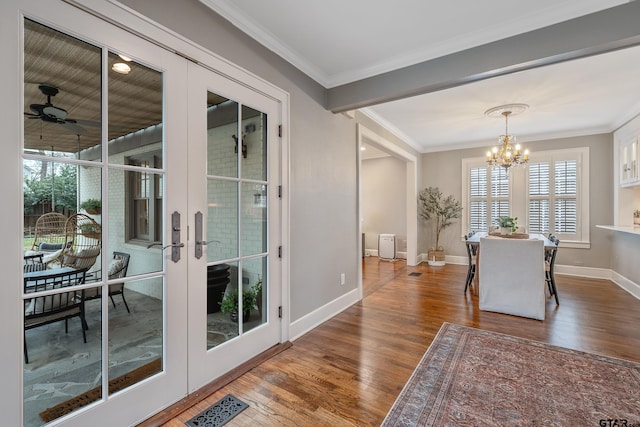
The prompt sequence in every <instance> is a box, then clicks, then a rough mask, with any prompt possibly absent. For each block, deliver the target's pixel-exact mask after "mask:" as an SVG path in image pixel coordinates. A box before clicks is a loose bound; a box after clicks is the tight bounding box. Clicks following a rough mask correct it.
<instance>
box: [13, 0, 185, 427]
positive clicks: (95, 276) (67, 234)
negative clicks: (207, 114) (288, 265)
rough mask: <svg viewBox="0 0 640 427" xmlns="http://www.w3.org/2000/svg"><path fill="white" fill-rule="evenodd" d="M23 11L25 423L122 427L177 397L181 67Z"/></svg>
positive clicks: (180, 373) (172, 59)
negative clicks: (69, 274) (67, 276)
mask: <svg viewBox="0 0 640 427" xmlns="http://www.w3.org/2000/svg"><path fill="white" fill-rule="evenodd" d="M21 8H22V10H23V11H24V13H25V18H24V19H23V20H22V28H23V34H24V35H23V39H22V40H23V51H24V63H23V68H24V98H23V102H22V103H20V104H18V105H22V106H23V107H24V110H23V113H22V112H21V114H24V116H23V117H24V124H23V130H24V138H23V153H22V157H23V171H24V180H23V199H24V208H23V217H24V222H25V223H24V226H25V238H24V242H22V243H24V248H22V249H23V250H24V254H25V261H24V262H25V265H24V273H23V277H24V281H23V283H21V284H20V289H21V290H22V293H21V295H22V297H21V301H20V304H21V306H24V319H23V320H24V322H23V325H24V331H23V335H24V356H25V357H24V359H25V361H24V364H23V378H22V385H23V396H24V397H23V425H25V426H40V425H43V424H45V423H48V422H52V421H55V422H59V423H60V424H59V425H69V426H76V425H77V426H80V425H99V424H100V423H99V422H98V421H97V420H103V421H104V420H108V424H109V425H119V426H120V425H122V426H124V425H132V424H135V423H136V422H138V421H140V420H142V419H145V418H146V417H148V416H150V415H152V414H153V413H155V412H156V411H157V410H158V408H161V407H164V406H167V405H169V404H171V403H173V402H175V401H177V400H179V399H180V398H181V397H183V396H184V395H186V394H187V368H186V367H187V336H186V333H185V331H186V330H187V315H186V313H187V312H188V307H187V303H188V301H187V287H186V284H185V281H184V280H183V279H184V278H185V277H187V262H186V257H187V250H186V247H180V246H181V245H182V244H184V243H185V242H186V240H187V231H186V230H187V209H186V208H187V194H186V191H185V188H187V177H186V174H185V173H184V172H185V171H186V170H187V153H186V152H185V150H184V149H183V147H184V146H183V143H184V141H185V140H186V136H187V128H186V123H187V102H186V101H187V86H186V83H185V82H186V78H187V61H186V60H185V59H183V58H181V57H179V56H177V55H175V54H173V53H170V52H168V51H166V50H164V49H161V48H159V47H158V46H155V45H153V44H151V43H149V42H147V41H145V40H142V39H141V38H139V37H136V36H134V35H132V34H130V33H128V32H126V31H123V30H121V29H119V28H116V27H114V26H112V25H110V24H108V23H106V22H105V21H102V20H99V19H97V18H94V17H93V16H91V15H88V14H86V13H82V12H80V11H79V10H78V9H75V8H73V7H70V6H68V5H66V4H64V3H59V2H46V3H42V2H38V1H34V2H30V1H23V2H21ZM15 16H16V18H17V14H16V15H15ZM167 100H171V102H168V101H167ZM96 208H99V209H96ZM49 214H55V215H49ZM52 216H55V217H58V218H63V219H64V220H61V221H58V224H57V225H56V226H55V227H54V226H50V225H46V226H45V221H44V220H42V219H43V218H45V217H46V218H50V217H52ZM41 220H42V221H41ZM31 252H33V253H31ZM27 255H35V258H27ZM27 259H28V260H29V265H27ZM33 259H35V260H36V261H35V264H33ZM34 265H35V266H34ZM32 270H37V271H32ZM69 270H72V271H73V272H74V274H77V273H75V272H82V278H81V279H77V278H75V277H77V276H74V279H73V280H58V279H55V278H56V277H59V276H57V275H58V274H64V272H65V271H69ZM33 274H36V275H38V274H39V275H41V276H42V275H44V276H46V277H49V279H43V280H40V281H39V280H38V279H36V278H35V277H34V276H33ZM47 280H48V281H47ZM38 283H42V284H43V285H42V286H37V284H38ZM67 285H69V286H73V287H72V288H69V286H67ZM62 286H65V287H64V288H63V287H62ZM69 289H73V291H71V292H70V291H69ZM63 301H64V304H65V305H64V306H63ZM16 303H18V302H17V301H16ZM169 319H170V320H171V321H169ZM133 402H135V403H133ZM56 425H58V424H56ZM100 425H106V424H100Z"/></svg>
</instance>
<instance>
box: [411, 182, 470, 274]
mask: <svg viewBox="0 0 640 427" xmlns="http://www.w3.org/2000/svg"><path fill="white" fill-rule="evenodd" d="M418 201H419V206H418V209H419V213H420V216H421V217H422V219H423V220H425V221H428V222H432V223H433V228H434V234H435V236H436V244H435V246H434V247H432V248H429V252H428V254H427V262H428V263H429V265H431V266H442V265H444V264H445V260H444V248H443V247H442V246H440V233H441V232H442V230H444V229H445V228H447V227H448V226H450V225H451V224H453V220H454V219H457V218H460V215H461V213H462V205H461V204H460V202H458V201H457V200H456V199H455V198H454V197H453V196H447V197H444V195H443V194H442V192H441V191H440V189H438V188H437V187H428V188H425V189H424V190H422V191H420V195H419V197H418Z"/></svg>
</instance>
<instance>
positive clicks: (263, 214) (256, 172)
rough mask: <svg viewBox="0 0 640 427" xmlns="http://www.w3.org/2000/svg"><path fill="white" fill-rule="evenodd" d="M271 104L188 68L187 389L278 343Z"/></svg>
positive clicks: (274, 110)
mask: <svg viewBox="0 0 640 427" xmlns="http://www.w3.org/2000/svg"><path fill="white" fill-rule="evenodd" d="M279 112H280V109H279V104H278V102H276V101H275V100H273V99H271V98H269V97H267V96H265V95H262V94H260V93H258V92H256V91H254V90H252V89H250V88H248V87H246V86H243V85H241V84H238V83H237V82H236V81H232V80H231V79H228V78H226V77H224V76H221V75H219V74H217V73H214V72H212V71H210V70H208V69H206V68H204V67H201V66H198V65H196V64H189V142H188V144H187V145H186V146H187V147H188V151H189V178H188V180H189V183H188V184H189V185H188V188H189V218H190V219H189V221H190V223H192V227H191V228H192V229H193V236H194V237H193V239H192V240H190V242H189V255H188V258H189V285H188V288H189V289H188V294H189V389H190V390H195V389H197V388H199V387H201V386H202V385H204V384H206V383H207V382H209V381H211V380H212V379H214V378H216V377H219V376H220V375H222V374H224V373H226V372H228V371H229V370H231V369H232V368H234V367H236V366H238V365H239V364H241V363H242V362H244V361H246V360H248V359H250V358H251V357H253V356H255V355H257V354H259V353H260V352H262V351H264V350H266V349H268V348H269V347H271V346H273V345H275V344H277V343H278V342H280V329H281V323H280V318H279V306H280V295H281V284H280V280H281V271H280V262H279V258H278V250H279V249H278V248H279V241H280V240H279V238H280V217H281V215H280V210H281V206H280V205H281V203H280V199H279V197H278V188H279V183H280V160H279V159H280V140H279V136H278V126H279V124H280V123H281V121H280V115H279V114H280V113H279Z"/></svg>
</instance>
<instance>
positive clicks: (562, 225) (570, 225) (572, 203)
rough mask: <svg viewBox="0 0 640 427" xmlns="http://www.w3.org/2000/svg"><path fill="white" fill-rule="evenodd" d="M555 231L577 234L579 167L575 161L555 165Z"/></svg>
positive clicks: (560, 162)
mask: <svg viewBox="0 0 640 427" xmlns="http://www.w3.org/2000/svg"><path fill="white" fill-rule="evenodd" d="M554 195H555V200H554V217H555V218H554V219H555V221H554V223H555V224H554V225H555V227H554V229H555V232H556V233H565V234H566V233H572V234H573V233H576V231H577V229H578V201H577V197H578V165H577V162H576V161H575V160H561V161H556V162H555V165H554Z"/></svg>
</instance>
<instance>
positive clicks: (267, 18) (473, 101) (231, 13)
mask: <svg viewBox="0 0 640 427" xmlns="http://www.w3.org/2000/svg"><path fill="white" fill-rule="evenodd" d="M200 1H202V2H203V3H204V4H206V5H208V6H209V7H211V8H212V9H214V10H215V11H216V12H217V13H219V14H221V15H222V16H224V17H225V18H226V19H228V20H229V21H230V22H232V23H233V24H234V25H236V26H237V27H238V28H240V29H241V30H243V31H244V32H246V33H247V34H248V35H250V36H252V37H253V38H254V39H256V40H257V41H258V42H260V43H262V44H263V45H265V46H266V47H268V48H269V49H271V50H272V51H274V52H276V53H278V54H279V55H280V56H282V57H283V58H284V59H286V60H287V61H289V62H290V63H292V64H293V65H295V66H296V67H297V68H299V69H300V70H302V71H304V72H305V73H306V74H308V75H309V76H310V77H312V78H314V79H315V80H316V81H317V82H318V83H320V84H322V85H323V86H324V87H326V88H331V87H335V86H338V85H341V84H345V83H350V82H353V81H357V80H359V79H363V78H366V77H370V76H373V75H377V74H380V73H383V72H388V71H392V70H395V69H398V68H401V67H406V66H409V65H412V64H416V63H419V62H423V61H426V60H429V59H433V58H436V57H440V56H444V55H447V54H450V53H454V52H458V51H461V50H463V49H468V48H472V47H476V46H479V45H482V44H485V43H489V42H492V41H496V40H500V39H503V38H506V37H510V36H514V35H517V34H521V33H525V32H527V31H532V30H535V29H538V28H542V27H545V26H548V25H551V24H554V23H558V22H563V21H566V20H568V19H571V18H575V17H579V16H583V15H586V14H589V13H593V12H597V11H600V10H603V9H606V8H609V7H613V6H617V5H620V4H623V3H627V2H628V1H622V0H564V1H558V0H537V1H535V2H534V1H530V0H527V1H525V0H512V1H510V2H505V1H499V0H484V1H482V2H480V1H477V0H452V1H448V2H438V3H437V4H434V2H427V1H424V0H422V1H421V0H396V1H394V2H389V1H375V2H372V1H371V0H349V1H342V0H323V1H317V2H302V1H291V0H269V1H268V2H266V1H263V0H200ZM372 5H373V6H372ZM461 11H463V12H461ZM639 68H640V47H634V48H627V49H624V50H619V51H615V52H610V53H606V54H601V55H598V56H593V57H588V58H584V59H578V60H573V61H569V62H564V63H560V64H556V65H549V66H545V67H540V68H535V69H531V70H527V71H521V72H518V73H513V74H508V75H506V76H501V77H495V78H492V79H488V80H482V81H480V82H476V83H470V84H466V85H463V86H458V87H455V88H452V89H446V90H442V91H438V92H433V93H430V94H426V95H420V96H414V97H411V98H405V99H402V100H398V101H394V102H388V103H384V104H379V105H375V106H371V107H367V108H366V109H364V110H363V111H364V112H365V113H366V114H368V115H370V116H371V117H373V118H374V119H375V120H377V121H378V122H380V123H381V124H383V125H385V126H386V127H387V128H388V129H390V130H391V131H392V132H394V133H395V134H396V135H398V136H399V137H400V138H402V139H403V140H404V141H405V142H407V143H408V144H409V145H411V146H412V147H414V148H415V149H416V150H418V151H420V152H431V151H440V150H449V149H455V148H468V147H480V146H487V145H493V144H494V143H495V142H496V140H497V136H498V135H499V134H501V133H503V132H504V125H505V124H504V120H498V119H492V118H489V117H486V116H485V115H484V112H485V110H487V109H489V108H491V107H495V106H498V105H502V104H508V103H525V104H529V105H530V108H529V110H527V111H526V112H524V113H523V114H521V115H518V116H514V117H512V118H511V119H510V120H509V130H510V131H511V132H512V133H514V134H515V135H516V136H517V137H518V140H519V142H524V143H526V142H527V141H533V140H538V139H551V138H558V137H566V136H577V135H586V134H594V133H602V132H611V131H613V130H615V129H616V128H617V127H619V126H620V125H622V124H623V123H625V122H626V121H627V120H628V119H630V118H631V117H633V116H634V115H636V114H638V113H639V112H640V97H639V96H638V94H640V79H639V78H638V77H637V73H638V71H637V70H638V69H639Z"/></svg>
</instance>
